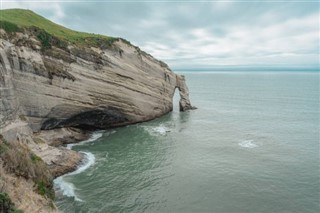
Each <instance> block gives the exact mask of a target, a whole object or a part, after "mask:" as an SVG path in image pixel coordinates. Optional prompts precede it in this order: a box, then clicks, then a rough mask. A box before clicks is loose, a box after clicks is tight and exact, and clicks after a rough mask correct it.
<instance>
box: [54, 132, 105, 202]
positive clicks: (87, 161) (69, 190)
mask: <svg viewBox="0 0 320 213" xmlns="http://www.w3.org/2000/svg"><path fill="white" fill-rule="evenodd" d="M100 137H102V132H96V133H94V134H93V135H92V136H91V137H90V138H89V139H88V140H85V141H82V142H80V143H74V144H68V145H67V148H68V149H72V147H74V146H79V145H83V144H86V143H89V142H92V141H95V140H97V139H99V138H100ZM80 153H82V154H83V155H84V159H83V161H82V163H81V164H80V165H79V166H78V167H77V169H76V170H75V171H73V172H70V173H66V174H64V175H62V176H60V177H57V178H56V179H54V185H55V188H56V189H57V190H59V191H61V192H62V195H64V196H67V197H74V199H75V200H76V201H82V200H81V199H80V198H79V197H78V196H77V195H76V193H75V186H74V185H73V184H72V183H70V182H67V181H66V180H65V177H68V176H72V175H76V174H80V173H82V172H84V171H85V170H87V169H88V168H89V167H90V166H92V165H93V164H94V163H95V157H94V155H93V154H92V153H91V152H80Z"/></svg>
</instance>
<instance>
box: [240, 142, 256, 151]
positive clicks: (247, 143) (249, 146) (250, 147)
mask: <svg viewBox="0 0 320 213" xmlns="http://www.w3.org/2000/svg"><path fill="white" fill-rule="evenodd" d="M239 146H241V147H244V148H249V149H252V148H256V147H258V145H257V144H254V143H253V140H245V141H242V142H240V143H239Z"/></svg>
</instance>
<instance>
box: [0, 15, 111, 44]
mask: <svg viewBox="0 0 320 213" xmlns="http://www.w3.org/2000/svg"><path fill="white" fill-rule="evenodd" d="M0 27H1V28H3V29H4V30H6V31H7V32H17V31H20V30H21V29H23V28H32V27H37V28H40V29H42V30H44V31H45V32H46V33H47V34H50V35H51V36H55V37H57V38H58V39H61V40H63V41H68V42H71V43H73V44H79V45H85V46H88V45H89V46H101V45H104V46H110V45H111V44H112V43H113V42H114V41H115V40H116V38H113V37H109V36H103V35H98V34H93V33H84V32H78V31H74V30H70V29H68V28H66V27H63V26H61V25H58V24H55V23H53V22H52V21H50V20H48V19H46V18H44V17H42V16H40V15H38V14H36V13H34V12H32V11H31V10H24V9H6V10H0ZM47 34H45V33H44V34H41V35H38V36H37V37H38V38H39V39H40V40H41V42H42V44H43V45H46V48H47V47H50V46H49V43H48V42H49V39H50V38H49V36H48V35H47Z"/></svg>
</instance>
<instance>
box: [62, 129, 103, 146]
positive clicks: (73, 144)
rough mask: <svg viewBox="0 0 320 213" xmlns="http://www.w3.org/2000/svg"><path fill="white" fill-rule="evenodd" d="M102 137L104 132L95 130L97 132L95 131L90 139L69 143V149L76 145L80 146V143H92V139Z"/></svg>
mask: <svg viewBox="0 0 320 213" xmlns="http://www.w3.org/2000/svg"><path fill="white" fill-rule="evenodd" d="M101 137H102V132H95V133H93V134H92V135H91V137H90V138H89V139H88V140H84V141H81V142H79V143H70V144H67V149H72V147H74V146H80V145H83V144H86V143H90V142H92V141H95V140H98V139H99V138H101Z"/></svg>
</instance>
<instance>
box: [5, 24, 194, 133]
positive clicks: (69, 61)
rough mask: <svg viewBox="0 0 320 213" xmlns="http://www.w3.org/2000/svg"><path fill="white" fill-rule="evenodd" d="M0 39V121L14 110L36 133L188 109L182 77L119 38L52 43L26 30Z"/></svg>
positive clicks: (123, 122) (125, 121)
mask: <svg viewBox="0 0 320 213" xmlns="http://www.w3.org/2000/svg"><path fill="white" fill-rule="evenodd" d="M0 33H1V39H0V86H1V97H0V98H1V102H0V104H1V108H0V116H1V117H0V127H4V126H5V125H6V124H7V123H8V122H10V121H12V120H14V119H15V118H16V117H17V116H23V117H24V118H26V119H27V120H28V123H29V124H30V126H31V127H32V130H33V131H34V132H37V131H39V130H47V129H54V128H61V127H79V128H86V129H87V128H89V129H90V128H91V129H97V128H100V129H103V128H108V127H114V126H120V125H126V124H131V123H136V122H142V121H147V120H150V119H153V118H156V117H159V116H161V115H163V114H165V113H167V112H169V111H171V110H172V98H173V95H174V92H175V89H176V88H178V89H179V90H180V95H181V101H180V109H181V111H184V110H187V109H190V108H191V105H190V101H189V97H188V91H187V87H186V84H185V80H184V78H183V76H179V75H176V74H174V73H173V72H172V71H171V70H170V69H169V67H168V66H167V65H166V64H165V63H163V62H161V61H158V60H156V59H155V58H153V57H152V56H151V55H149V54H146V53H145V52H143V51H141V50H140V49H139V48H138V47H135V46H133V45H131V44H130V43H128V42H126V41H124V40H123V39H117V40H115V41H114V42H113V43H112V45H111V46H110V47H108V48H95V47H78V46H76V45H72V44H69V45H67V46H66V47H64V48H61V47H59V46H54V45H53V46H52V47H51V48H50V49H47V50H45V51H43V50H41V43H40V41H38V40H37V37H35V36H34V35H33V34H32V33H30V32H24V33H21V32H17V33H11V34H8V33H6V32H5V31H4V30H1V32H0Z"/></svg>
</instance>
